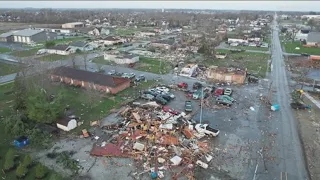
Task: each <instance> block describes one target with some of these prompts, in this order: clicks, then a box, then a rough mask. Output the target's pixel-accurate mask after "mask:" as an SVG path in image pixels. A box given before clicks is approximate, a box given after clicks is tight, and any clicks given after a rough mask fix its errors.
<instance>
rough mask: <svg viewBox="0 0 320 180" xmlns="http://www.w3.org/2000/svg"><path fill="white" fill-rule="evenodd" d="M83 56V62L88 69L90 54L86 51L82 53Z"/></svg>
mask: <svg viewBox="0 0 320 180" xmlns="http://www.w3.org/2000/svg"><path fill="white" fill-rule="evenodd" d="M82 58H83V63H84V69H85V70H87V65H88V64H87V63H88V54H87V53H84V54H83V55H82Z"/></svg>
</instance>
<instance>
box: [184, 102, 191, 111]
mask: <svg viewBox="0 0 320 180" xmlns="http://www.w3.org/2000/svg"><path fill="white" fill-rule="evenodd" d="M184 110H185V111H186V112H192V102H191V101H186V102H185V103H184Z"/></svg>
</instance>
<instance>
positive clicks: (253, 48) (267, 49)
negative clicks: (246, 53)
mask: <svg viewBox="0 0 320 180" xmlns="http://www.w3.org/2000/svg"><path fill="white" fill-rule="evenodd" d="M234 48H236V49H245V50H255V51H269V48H264V47H251V46H235V47H234Z"/></svg>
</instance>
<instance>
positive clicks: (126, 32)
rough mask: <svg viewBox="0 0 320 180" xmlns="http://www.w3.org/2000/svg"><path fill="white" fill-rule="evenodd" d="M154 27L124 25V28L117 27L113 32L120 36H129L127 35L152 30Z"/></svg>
mask: <svg viewBox="0 0 320 180" xmlns="http://www.w3.org/2000/svg"><path fill="white" fill-rule="evenodd" d="M152 29H153V28H151V27H138V28H134V27H129V28H126V27H122V28H117V29H115V30H114V31H113V33H114V34H115V35H119V36H127V35H132V34H133V33H136V32H140V31H143V30H152Z"/></svg>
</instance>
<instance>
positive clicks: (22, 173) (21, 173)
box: [16, 163, 28, 178]
mask: <svg viewBox="0 0 320 180" xmlns="http://www.w3.org/2000/svg"><path fill="white" fill-rule="evenodd" d="M27 172H28V169H27V168H26V167H25V166H24V165H23V164H22V163H21V164H20V165H19V166H18V168H17V170H16V176H17V177H18V178H23V177H25V176H26V174H27Z"/></svg>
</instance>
